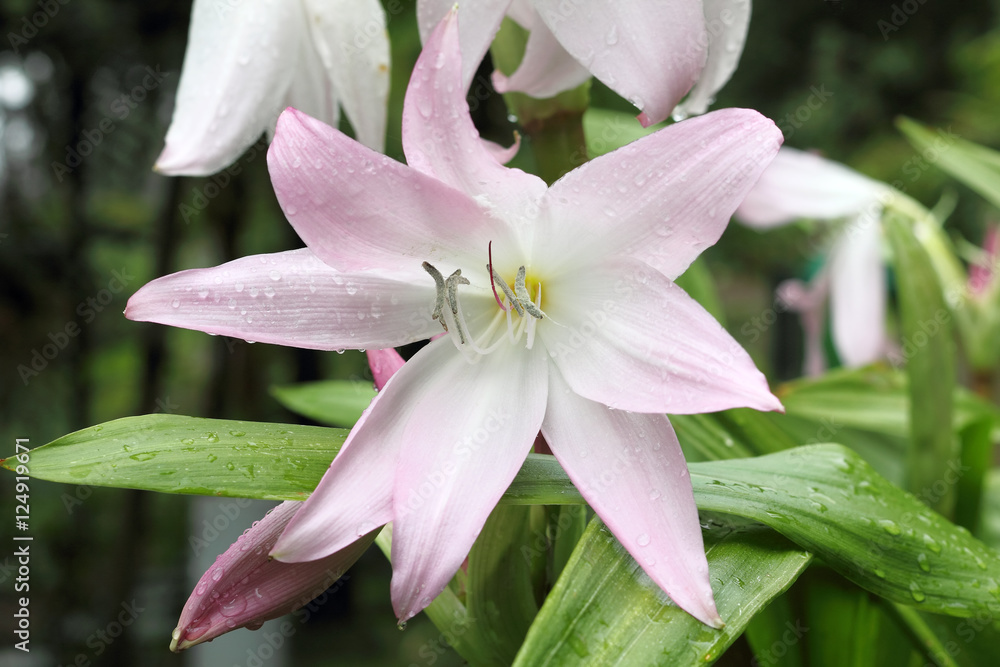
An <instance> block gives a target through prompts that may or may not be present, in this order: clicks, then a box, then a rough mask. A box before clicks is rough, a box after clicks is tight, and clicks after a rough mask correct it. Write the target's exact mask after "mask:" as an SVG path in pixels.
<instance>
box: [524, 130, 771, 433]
mask: <svg viewBox="0 0 1000 667" xmlns="http://www.w3.org/2000/svg"><path fill="white" fill-rule="evenodd" d="M685 122H687V121H685ZM544 290H545V291H544V297H543V298H544V302H543V308H544V310H545V311H546V313H547V315H548V316H549V318H550V319H551V324H550V325H549V326H546V327H544V328H542V327H539V333H540V335H541V336H542V340H543V341H544V343H545V347H546V349H547V350H548V351H549V354H550V355H551V357H552V358H553V360H554V361H555V364H556V366H557V367H558V368H559V371H560V372H561V373H562V375H563V377H564V378H565V379H566V382H567V383H568V384H569V386H570V387H572V388H573V391H575V392H576V393H578V394H580V395H581V396H583V397H585V398H588V399H590V400H592V401H598V402H600V403H603V404H605V405H608V406H610V407H613V408H617V409H621V410H632V411H634V412H666V413H669V414H691V413H699V412H715V411H717V410H725V409H728V408H736V407H750V408H756V409H758V410H781V409H782V407H781V403H780V402H779V401H778V399H777V398H775V397H774V396H773V395H772V394H771V392H770V390H769V389H768V386H767V380H766V379H765V378H764V376H763V375H762V374H761V372H760V371H759V370H757V368H756V366H754V363H753V361H752V360H751V359H750V357H749V355H747V353H746V351H745V350H744V349H743V348H742V347H740V345H739V343H737V342H736V341H735V340H733V338H732V336H730V335H729V334H728V333H727V332H726V331H725V330H724V329H723V328H722V326H721V325H720V324H719V323H718V322H717V321H716V320H715V318H713V317H712V316H711V315H709V314H708V312H706V311H705V309H704V308H702V307H701V305H699V304H698V303H697V302H696V301H695V300H694V299H692V298H691V297H689V296H688V295H687V294H686V293H685V292H684V290H682V289H681V288H679V287H677V286H676V285H675V284H674V283H672V282H670V281H669V280H668V279H667V278H666V277H664V276H663V275H662V274H660V273H659V272H657V271H656V270H655V269H653V268H652V267H650V266H649V265H648V264H644V263H642V262H639V261H636V260H629V259H617V260H609V261H607V262H606V263H605V264H603V265H598V266H594V267H590V268H588V270H587V271H585V272H582V273H580V274H576V275H570V276H566V277H563V278H562V279H558V280H551V281H547V282H546V283H545V285H544Z"/></svg>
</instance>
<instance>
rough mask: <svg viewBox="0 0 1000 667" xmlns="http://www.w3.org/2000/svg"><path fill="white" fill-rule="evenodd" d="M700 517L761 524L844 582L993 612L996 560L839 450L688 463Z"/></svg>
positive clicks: (958, 610)
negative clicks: (734, 517)
mask: <svg viewBox="0 0 1000 667" xmlns="http://www.w3.org/2000/svg"><path fill="white" fill-rule="evenodd" d="M691 481H692V483H693V485H694V492H695V500H696V502H697V503H698V508H699V509H700V510H710V511H715V512H724V513H728V514H736V515H738V516H741V517H746V518H749V519H754V520H756V521H759V522H761V523H764V524H766V525H768V526H770V527H772V528H774V529H775V530H777V531H778V532H780V533H781V534H782V535H784V536H785V537H787V538H789V539H790V540H792V541H793V542H795V543H796V544H798V545H799V546H800V547H803V548H805V549H808V550H809V551H812V552H813V553H815V555H816V556H818V557H820V558H822V559H823V561H824V562H826V563H827V564H828V565H829V566H830V567H832V568H833V569H834V570H836V571H837V572H838V573H840V574H841V575H842V576H844V577H846V578H848V579H850V580H851V581H853V582H855V583H856V584H858V585H859V586H861V587H862V588H865V589H867V590H869V591H871V592H873V593H876V594H877V595H881V596H883V597H885V598H888V599H889V600H893V601H895V602H902V603H904V604H911V605H919V606H920V607H921V609H923V610H926V611H932V612H936V613H945V614H950V615H953V616H969V615H971V614H976V613H979V612H981V611H984V610H990V609H993V608H994V607H996V608H997V609H1000V606H998V605H1000V583H998V582H1000V558H998V556H997V553H996V552H994V551H992V550H990V549H989V548H988V547H986V546H985V545H984V544H982V543H981V542H979V541H978V540H976V539H975V538H974V537H972V535H970V534H969V532H968V531H967V530H965V529H964V528H961V527H959V526H955V525H954V524H952V523H949V522H948V521H947V520H946V519H944V518H943V517H942V516H941V515H939V514H936V513H934V512H932V511H930V510H929V509H928V508H927V507H926V506H925V505H924V504H922V503H921V502H920V501H919V500H917V499H916V498H915V497H913V496H912V495H910V494H908V493H906V492H904V491H903V490H902V489H900V488H899V487H897V486H895V485H893V484H891V483H889V482H888V481H887V480H885V478H883V477H881V476H880V475H878V474H877V473H875V471H874V470H872V468H871V467H870V466H869V465H868V464H867V463H865V462H864V460H863V459H862V458H861V457H860V456H858V455H857V454H855V453H854V452H852V451H850V450H848V449H846V448H844V447H841V446H839V445H813V446H809V447H799V448H797V449H793V450H789V451H786V452H781V453H779V454H772V455H769V456H761V457H757V458H752V459H738V460H732V461H713V462H711V463H696V464H692V465H691Z"/></svg>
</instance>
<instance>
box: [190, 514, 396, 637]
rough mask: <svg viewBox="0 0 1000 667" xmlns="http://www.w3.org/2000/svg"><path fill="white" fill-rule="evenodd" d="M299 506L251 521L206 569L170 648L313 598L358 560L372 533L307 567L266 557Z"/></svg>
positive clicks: (291, 608) (252, 625) (275, 614)
mask: <svg viewBox="0 0 1000 667" xmlns="http://www.w3.org/2000/svg"><path fill="white" fill-rule="evenodd" d="M301 506H302V503H301V502H297V501H291V500H290V501H286V502H284V503H282V504H281V505H278V506H277V507H275V508H274V509H273V510H271V511H270V512H268V513H267V515H266V516H265V517H264V518H263V519H261V520H260V521H257V522H254V525H253V527H252V528H249V529H248V530H247V531H246V532H245V533H243V535H241V536H240V537H239V539H238V540H236V542H234V543H233V545H232V546H230V547H229V549H227V550H226V552H225V553H224V554H222V555H221V556H219V558H218V559H217V560H216V562H215V564H214V565H213V566H212V567H211V568H209V569H208V571H207V572H205V574H203V575H202V577H201V579H200V580H198V584H197V585H196V586H195V589H194V592H192V593H191V597H189V598H188V601H187V602H186V603H185V604H184V609H183V610H182V611H181V617H180V619H179V620H178V621H177V628H176V629H175V630H174V631H173V634H172V640H171V642H170V650H171V651H175V652H179V651H183V650H184V649H187V648H190V647H192V646H194V645H196V644H201V643H202V642H207V641H211V640H213V639H215V638H216V637H218V636H219V635H223V634H225V633H227V632H229V631H230V630H234V629H236V628H242V627H250V628H251V629H253V628H256V627H260V624H261V623H264V622H265V621H268V620H270V619H272V618H278V617H280V616H284V615H285V614H287V613H289V612H292V611H294V610H296V609H298V608H299V607H301V606H303V605H305V604H306V603H308V602H309V601H310V600H312V599H313V598H315V597H317V596H319V595H320V594H321V593H323V591H325V590H326V589H327V588H329V587H330V586H331V585H332V584H333V583H334V582H336V581H337V580H338V579H340V577H341V575H343V574H344V571H346V570H347V568H349V567H350V566H351V565H353V564H354V563H355V561H357V560H358V558H360V557H361V554H363V553H364V552H365V550H366V549H367V548H368V547H369V546H370V545H371V543H372V542H373V541H374V540H375V536H376V535H377V534H378V531H377V530H376V531H372V532H371V533H369V534H367V535H364V536H363V537H361V538H360V539H359V540H357V541H356V542H354V543H353V544H350V545H348V546H347V547H346V548H345V549H343V550H341V551H338V552H336V553H334V554H331V555H330V556H327V557H326V558H322V559H319V560H314V561H310V562H308V563H291V564H289V563H282V562H280V561H276V560H270V559H269V558H268V556H267V554H268V552H269V551H270V550H271V547H272V546H274V543H275V541H277V539H278V536H279V535H280V534H281V531H282V530H284V528H285V526H286V525H287V524H288V522H289V521H290V520H291V518H292V517H293V516H294V515H295V512H297V511H298V509H299V508H300V507H301Z"/></svg>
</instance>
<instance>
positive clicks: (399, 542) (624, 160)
mask: <svg viewBox="0 0 1000 667" xmlns="http://www.w3.org/2000/svg"><path fill="white" fill-rule="evenodd" d="M461 80H462V79H461V60H460V56H459V44H458V30H457V19H456V16H455V13H454V12H452V13H451V14H449V16H448V17H446V19H445V20H444V21H443V22H442V24H441V25H440V26H439V27H438V28H437V29H436V30H435V32H434V34H433V35H432V36H431V37H430V39H429V40H428V42H427V45H426V46H425V48H424V52H423V54H422V55H421V57H420V59H419V61H418V62H417V65H416V67H415V69H414V73H413V76H412V78H411V81H410V86H409V89H408V91H407V96H406V100H405V103H404V116H403V145H404V150H405V153H406V157H407V162H408V165H403V164H400V163H398V162H395V161H393V160H391V159H389V158H388V157H385V156H383V155H379V154H378V153H375V152H373V151H371V150H369V149H367V148H365V147H364V146H362V145H360V144H358V143H357V142H355V141H352V140H351V139H349V138H348V137H346V136H344V135H343V134H341V133H340V132H338V131H337V130H335V129H333V128H331V127H329V126H327V125H325V124H323V123H321V122H319V121H317V120H315V119H313V118H310V117H308V116H306V115H305V114H303V113H301V112H299V111H295V110H291V109H290V110H288V111H286V112H285V113H284V114H283V115H282V116H281V118H280V119H279V121H278V128H277V132H276V135H275V139H274V142H273V143H272V145H271V149H270V151H269V154H268V164H269V167H270V171H271V177H272V182H273V185H274V188H275V192H276V193H277V196H278V200H279V202H280V203H281V205H282V208H283V210H284V212H285V214H286V216H287V217H288V220H289V222H290V223H291V224H292V225H293V227H295V229H296V231H297V232H298V234H299V236H300V237H301V238H302V240H303V241H305V243H306V245H307V246H308V247H307V248H303V249H301V250H294V251H290V252H284V253H278V254H273V255H260V256H255V257H247V258H243V259H239V260H236V261H234V262H230V263H228V264H224V265H222V266H219V267H216V268H211V269H198V270H191V271H182V272H180V273H177V274H173V275H171V276H166V277H164V278H160V279H158V280H155V281H153V282H152V283H149V284H148V285H146V286H145V287H143V288H142V289H141V290H140V291H139V292H138V293H136V294H135V295H134V296H133V297H132V299H131V300H130V301H129V304H128V308H127V310H126V315H127V316H128V317H129V318H131V319H135V320H147V321H155V322H160V323H164V324H171V325H175V326H182V327H187V328H193V329H199V330H202V331H207V332H210V333H215V334H221V335H226V336H239V337H242V338H248V339H252V340H256V341H261V342H271V343H278V344H283V345H293V346H298V347H308V348H317V349H342V348H369V349H371V348H388V347H395V346H399V345H403V344H406V343H411V342H414V341H418V340H423V339H428V338H430V337H432V336H434V335H435V334H440V333H442V332H444V331H446V332H447V335H445V336H441V337H439V338H437V339H436V340H434V341H432V342H430V343H429V344H428V345H426V346H425V347H424V348H422V349H421V350H420V351H419V352H418V353H417V354H416V355H415V356H414V357H413V358H412V359H410V360H409V361H408V362H407V363H406V364H405V365H404V366H403V368H402V369H400V370H399V371H398V372H397V373H396V374H395V375H393V376H392V378H391V379H390V380H389V382H388V383H387V384H386V386H385V388H384V389H383V391H382V392H381V393H379V394H378V396H377V397H376V398H375V400H374V401H373V402H372V405H371V406H370V408H369V409H368V411H367V412H366V413H365V415H364V416H363V417H362V418H361V420H360V421H359V422H358V424H357V425H356V426H355V427H354V429H353V430H352V431H351V434H350V436H349V438H348V439H347V441H346V443H345V445H344V447H343V449H342V450H341V452H340V454H339V455H338V456H337V457H336V459H335V460H334V461H333V463H332V465H331V467H330V469H329V471H328V472H327V473H326V475H325V476H324V478H323V480H322V481H321V482H320V484H319V486H318V487H317V489H316V491H315V492H314V493H313V495H312V496H311V497H310V499H309V500H308V501H306V503H305V505H304V506H303V507H302V509H301V510H300V511H299V512H298V513H297V514H296V515H295V517H294V518H293V519H292V521H291V522H290V523H289V525H288V527H287V528H286V529H285V532H284V533H283V534H282V536H281V538H280V539H279V540H278V542H277V544H276V545H275V547H274V550H273V551H272V555H274V556H275V557H276V558H278V559H280V560H284V561H309V560H315V559H318V558H322V557H325V556H327V555H328V554H331V553H333V552H335V551H337V550H339V549H342V548H344V547H345V546H346V545H349V544H351V543H352V542H354V541H356V540H357V539H358V538H359V537H360V536H362V535H365V534H367V533H369V532H371V531H372V530H373V529H374V528H375V527H377V526H379V525H381V524H384V523H387V522H389V521H392V522H393V524H394V532H393V545H392V548H393V555H392V562H393V569H394V572H393V580H392V598H393V604H394V607H395V610H396V613H397V616H398V617H399V618H400V619H401V620H406V619H407V618H410V617H411V616H413V615H414V614H416V613H417V612H419V611H420V610H421V609H423V608H424V607H426V606H427V605H428V604H429V603H430V602H431V600H432V599H433V598H434V597H435V596H436V595H437V594H438V593H440V592H441V591H442V590H443V589H444V587H445V586H446V585H447V583H448V580H449V579H450V578H451V577H452V576H453V575H454V574H455V572H456V571H457V570H458V568H459V567H460V565H461V563H462V561H463V560H464V558H465V557H466V554H467V553H468V551H469V549H470V547H471V546H472V543H473V542H474V540H475V539H476V536H477V535H478V533H479V531H480V530H481V529H482V527H483V524H484V522H485V521H486V518H487V516H488V515H489V513H490V511H491V510H492V508H493V506H494V505H495V504H496V503H497V501H498V500H499V498H500V496H501V495H502V494H503V492H504V490H505V489H506V488H507V486H508V485H509V484H510V482H511V480H512V479H513V477H514V475H515V473H516V472H517V471H518V469H519V468H520V466H521V464H522V462H523V461H524V459H525V456H526V455H527V454H528V452H529V451H530V449H531V446H532V443H533V442H534V441H535V438H536V436H537V435H538V433H539V432H541V433H542V435H543V436H544V438H545V440H546V442H547V443H548V445H549V447H550V448H551V449H552V451H553V453H554V454H555V456H556V458H557V459H558V460H559V462H560V463H561V464H562V466H563V467H564V468H565V470H566V472H567V473H568V475H569V476H570V478H571V479H572V480H573V482H574V483H575V484H576V485H577V487H578V488H579V489H580V490H581V493H582V494H583V495H584V497H585V498H586V499H587V501H588V502H589V503H590V505H591V507H592V508H593V509H594V511H595V512H596V513H597V514H598V515H599V516H600V517H601V518H602V519H603V520H604V522H605V523H606V524H607V525H608V527H609V528H610V530H611V531H612V532H614V534H615V535H616V536H617V537H618V538H619V539H620V540H621V542H622V544H623V545H624V546H625V548H627V549H628V550H629V551H630V552H631V553H632V554H633V555H634V556H635V558H636V560H637V561H638V563H639V565H640V566H641V567H642V568H643V569H644V570H645V571H646V573H647V574H648V575H649V576H650V577H651V578H652V580H653V581H654V582H656V584H657V585H659V586H660V587H661V588H662V589H663V590H665V591H666V592H667V593H668V594H669V595H670V597H671V598H673V600H674V601H675V602H676V603H677V604H678V605H680V606H681V607H682V608H684V609H685V610H687V611H688V612H690V613H691V614H692V615H694V616H695V617H697V618H698V619H700V620H702V621H703V622H705V623H708V624H710V625H719V624H720V623H721V620H720V619H719V616H718V613H717V612H716V609H715V604H714V601H713V597H712V590H711V586H710V584H709V578H708V566H707V562H706V559H705V553H704V548H703V543H702V539H701V531H700V527H699V524H698V516H697V508H696V507H695V504H694V498H693V493H692V490H691V484H690V480H689V478H688V472H687V467H686V465H685V462H684V457H683V455H682V453H681V450H680V447H679V445H678V442H677V438H676V436H675V435H674V431H673V429H672V428H671V426H670V422H669V421H668V420H667V417H666V416H665V415H664V413H677V414H683V413H694V412H708V411H714V410H722V409H726V408H732V407H737V406H746V407H752V408H757V409H762V410H779V409H781V404H780V403H779V402H778V400H777V399H776V398H775V397H774V396H773V395H772V394H771V393H770V391H769V389H768V386H767V382H766V380H765V378H764V377H763V375H762V374H761V373H760V372H759V371H758V370H757V369H756V367H755V366H754V365H753V362H752V361H751V360H750V358H749V356H748V355H747V354H746V352H745V351H744V350H743V349H742V348H741V347H740V346H739V345H738V344H737V343H736V342H735V341H734V340H733V339H732V337H730V336H729V334H727V333H726V332H725V331H724V330H723V328H722V327H721V326H720V325H719V324H718V323H717V322H716V321H715V320H714V319H713V318H712V317H711V316H710V315H709V314H708V313H707V312H706V311H705V310H704V309H703V308H702V307H701V306H700V305H698V304H697V303H696V302H695V301H694V300H693V299H691V298H690V297H689V296H687V294H685V293H684V291H683V290H681V289H680V288H679V287H677V286H676V285H675V284H674V283H673V282H672V280H673V279H674V278H675V277H677V276H678V275H679V274H681V273H682V272H683V271H684V270H685V269H686V268H687V267H688V265H689V264H690V263H691V262H692V261H693V260H694V259H695V257H697V255H698V254H699V253H700V252H701V251H702V250H704V249H705V248H706V247H708V246H709V245H711V244H712V243H714V242H715V241H716V240H717V239H718V238H719V236H720V235H721V234H722V232H723V230H724V229H725V227H726V225H727V223H728V220H729V217H730V215H731V214H732V212H733V210H734V209H735V208H736V206H737V204H738V203H739V202H740V201H742V199H743V198H744V196H745V195H746V194H747V192H748V191H749V189H750V188H751V186H752V185H753V184H754V182H755V181H756V180H757V177H758V176H759V174H760V173H761V172H762V171H763V169H764V168H765V167H766V165H767V164H768V163H769V162H770V160H771V159H772V158H773V156H774V155H775V153H776V152H777V149H778V146H779V144H780V141H781V134H780V132H779V131H778V130H777V128H775V126H774V124H773V123H772V122H770V121H769V120H767V119H765V118H763V117H762V116H760V114H758V113H756V112H754V111H748V110H738V109H733V110H725V111H719V112H715V113H712V114H708V115H705V116H701V117H698V118H695V119H692V120H688V121H684V122H682V123H678V124H676V125H673V126H671V127H669V128H667V129H665V130H662V131H660V132H657V133H654V134H652V135H650V136H647V137H645V138H643V139H641V140H639V141H637V142H635V143H633V144H630V145H628V146H626V147H624V148H622V149H620V150H618V151H615V152H613V153H609V154H607V155H604V156H602V157H600V158H597V159H595V160H593V161H591V162H589V163H587V164H585V165H583V166H582V167H580V168H578V169H576V170H574V171H572V172H570V173H568V174H567V175H566V176H564V177H563V178H562V179H560V180H559V181H558V182H556V183H555V184H553V185H552V186H551V187H547V186H546V184H545V183H544V182H543V181H541V180H540V179H539V178H537V177H535V176H531V175H529V174H526V173H524V172H522V171H520V170H517V169H508V168H506V167H504V166H502V165H501V164H500V163H498V162H497V161H496V159H495V158H494V157H493V156H492V155H491V153H490V152H489V150H488V149H487V148H486V147H485V146H484V145H483V143H482V142H481V141H480V139H479V135H478V133H477V132H476V129H475V127H474V126H473V124H472V121H471V119H470V117H469V110H468V106H467V105H466V103H465V96H464V89H463V87H462V85H461Z"/></svg>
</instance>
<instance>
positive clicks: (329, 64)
mask: <svg viewBox="0 0 1000 667" xmlns="http://www.w3.org/2000/svg"><path fill="white" fill-rule="evenodd" d="M305 6H306V12H307V15H308V18H309V27H310V29H311V31H312V38H313V42H314V43H315V49H316V50H317V51H318V52H319V56H320V59H321V60H322V64H323V67H324V68H325V70H326V74H327V77H328V78H329V80H330V81H331V82H333V87H334V89H335V90H336V91H337V93H338V94H339V96H340V102H341V104H343V106H344V111H345V112H347V117H348V119H350V121H351V125H352V126H353V127H354V131H355V133H356V134H357V136H358V140H359V141H361V143H363V144H365V145H366V146H368V147H369V148H371V149H372V150H375V151H378V152H382V150H383V149H384V148H385V125H386V110H387V104H388V99H389V38H388V35H387V33H386V31H385V27H386V21H385V11H384V10H383V9H382V3H380V2H379V1H378V0H323V1H321V0H305ZM312 115H315V114H312ZM321 118H322V116H321ZM331 125H333V123H331Z"/></svg>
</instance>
